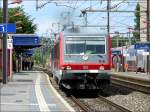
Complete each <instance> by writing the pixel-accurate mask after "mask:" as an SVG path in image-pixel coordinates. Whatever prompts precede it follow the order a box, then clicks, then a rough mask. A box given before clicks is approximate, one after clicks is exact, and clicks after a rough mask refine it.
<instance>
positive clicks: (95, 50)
mask: <svg viewBox="0 0 150 112" xmlns="http://www.w3.org/2000/svg"><path fill="white" fill-rule="evenodd" d="M85 53H86V54H104V53H105V41H86V51H85Z"/></svg>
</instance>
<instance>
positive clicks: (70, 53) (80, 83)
mask: <svg viewBox="0 0 150 112" xmlns="http://www.w3.org/2000/svg"><path fill="white" fill-rule="evenodd" d="M110 62H111V56H110V37H109V36H108V35H107V34H104V33H95V32H94V33H93V32H92V31H91V30H87V28H86V30H84V28H77V29H76V28H70V29H68V30H67V31H63V32H61V33H59V35H58V39H57V40H56V42H55V43H54V45H53V46H52V48H51V71H52V73H53V76H54V77H55V79H56V80H57V82H58V84H59V86H60V87H65V88H67V89H101V88H103V87H106V86H108V85H109V84H110V74H109V70H110V69H111V64H110Z"/></svg>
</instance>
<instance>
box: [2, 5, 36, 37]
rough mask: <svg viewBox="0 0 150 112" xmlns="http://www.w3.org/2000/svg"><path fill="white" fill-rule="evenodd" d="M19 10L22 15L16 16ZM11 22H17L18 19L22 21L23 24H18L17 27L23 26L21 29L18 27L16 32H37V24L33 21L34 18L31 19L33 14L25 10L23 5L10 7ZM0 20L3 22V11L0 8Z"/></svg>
mask: <svg viewBox="0 0 150 112" xmlns="http://www.w3.org/2000/svg"><path fill="white" fill-rule="evenodd" d="M17 12H20V13H21V14H22V15H21V16H14V15H15V14H16V13H17ZM8 14H9V19H8V21H9V23H16V22H17V21H21V24H19V25H17V27H22V28H21V29H17V32H16V33H26V34H29V33H35V31H36V29H37V25H36V24H34V23H33V21H34V19H31V16H29V15H28V14H26V13H25V12H24V9H23V7H16V8H9V9H8ZM0 22H2V11H1V10H0Z"/></svg>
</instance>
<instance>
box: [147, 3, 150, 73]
mask: <svg viewBox="0 0 150 112" xmlns="http://www.w3.org/2000/svg"><path fill="white" fill-rule="evenodd" d="M149 22H150V1H149V0H147V41H148V42H149V41H150V28H149V26H150V23H149ZM149 53H150V52H149ZM149 58H150V54H149V55H148V56H147V73H149V72H150V70H149V68H150V67H149V66H150V59H149Z"/></svg>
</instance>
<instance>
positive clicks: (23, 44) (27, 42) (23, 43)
mask: <svg viewBox="0 0 150 112" xmlns="http://www.w3.org/2000/svg"><path fill="white" fill-rule="evenodd" d="M12 39H13V47H14V49H15V51H16V52H17V53H22V52H25V51H27V50H29V49H32V48H35V47H40V46H41V42H40V37H39V36H37V35H35V34H14V35H12Z"/></svg>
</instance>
